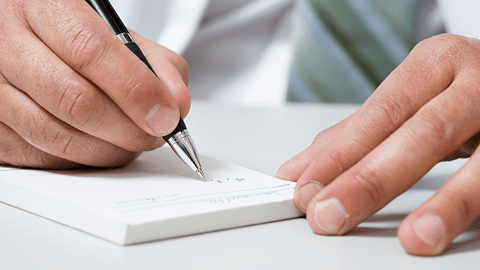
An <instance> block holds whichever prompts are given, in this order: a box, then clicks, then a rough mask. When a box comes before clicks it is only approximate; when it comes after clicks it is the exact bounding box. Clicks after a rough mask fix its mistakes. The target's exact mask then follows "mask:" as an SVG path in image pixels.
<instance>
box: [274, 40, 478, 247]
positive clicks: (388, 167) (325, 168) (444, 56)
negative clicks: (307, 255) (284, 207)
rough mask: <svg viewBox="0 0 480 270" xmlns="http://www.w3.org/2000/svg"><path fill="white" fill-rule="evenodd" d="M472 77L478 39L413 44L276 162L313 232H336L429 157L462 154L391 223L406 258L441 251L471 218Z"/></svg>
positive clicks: (424, 167) (411, 179)
mask: <svg viewBox="0 0 480 270" xmlns="http://www.w3.org/2000/svg"><path fill="white" fill-rule="evenodd" d="M479 74H480V41H478V40H475V39H468V38H464V37H460V36H453V35H448V34H445V35H440V36H437V37H433V38H431V39H428V40H426V41H424V42H421V43H420V44H419V45H417V46H416V47H415V49H414V50H413V51H412V52H411V53H410V55H409V56H408V57H407V59H406V60H405V61H404V62H403V63H402V64H401V65H400V66H399V67H398V68H397V69H395V70H394V71H393V72H392V73H391V74H390V76H388V78H387V79H386V80H385V81H384V82H383V83H382V84H381V85H380V86H379V87H378V89H377V90H376V91H375V92H374V94H373V95H372V96H371V97H370V98H369V99H368V100H367V101H366V102H365V104H364V105H363V106H362V107H361V108H360V109H359V110H358V111H357V112H356V113H355V114H353V115H352V116H350V117H349V118H347V119H345V120H344V121H342V122H340V123H339V124H337V125H335V126H333V127H331V128H329V129H327V130H325V131H323V132H321V133H320V134H319V135H318V136H317V138H316V139H315V141H314V142H313V144H312V145H311V146H310V147H309V148H307V149H306V150H304V151H303V152H302V153H300V154H299V155H297V156H295V157H294V158H292V159H291V160H290V161H288V162H286V163H285V164H284V165H282V167H281V168H280V169H279V171H278V173H277V177H279V178H282V179H286V180H293V181H297V182H298V183H297V187H296V190H295V203H296V205H297V207H298V208H300V209H301V210H303V211H304V212H306V214H307V219H308V222H309V224H310V227H311V228H312V229H313V231H314V232H315V233H318V234H322V235H342V234H345V233H347V232H348V231H350V230H351V229H352V228H354V227H355V226H357V225H358V224H359V223H361V222H362V221H364V220H366V219H367V218H368V217H370V216H371V215H373V214H374V213H375V212H377V211H378V210H380V209H381V208H382V207H384V206H385V205H386V204H387V203H388V202H390V201H391V200H393V199H394V198H395V197H396V196H398V195H400V194H401V193H403V192H405V191H406V190H407V189H408V188H410V187H411V186H412V185H413V184H414V183H415V182H417V181H418V180H419V179H420V178H421V177H422V176H423V175H425V174H426V173H427V172H428V171H429V170H430V169H431V168H432V167H433V166H434V165H435V164H437V163H438V162H440V161H442V160H452V159H455V158H464V157H470V159H469V161H468V162H467V163H466V164H465V165H464V166H463V167H462V168H461V169H460V170H459V171H458V172H457V173H456V174H455V175H453V176H452V177H451V179H449V181H448V182H446V183H445V184H444V185H443V186H442V187H441V188H440V189H439V190H438V191H437V192H436V194H435V195H434V196H433V197H432V198H430V199H429V200H428V201H427V202H425V203H424V204H423V205H421V206H420V207H418V209H416V210H415V211H414V212H412V213H411V214H410V215H408V216H407V217H406V218H405V219H404V220H403V222H402V223H401V225H400V227H399V229H398V237H399V238H400V241H401V243H402V245H403V247H404V248H405V250H406V251H407V252H408V253H410V254H414V255H424V256H431V255H438V254H440V253H441V252H442V251H444V250H445V249H446V248H447V246H448V245H449V243H450V242H451V241H452V240H453V239H454V238H455V237H456V236H457V235H459V234H460V233H461V232H462V231H464V230H465V229H466V228H467V227H468V225H470V224H471V223H472V222H473V221H474V220H475V219H476V218H477V217H478V216H479V215H480V181H479V179H480V152H479V151H475V149H476V147H477V145H478V143H479V139H480V136H479V135H478V132H479V131H480V106H479V104H480V76H479Z"/></svg>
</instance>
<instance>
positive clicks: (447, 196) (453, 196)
mask: <svg viewBox="0 0 480 270" xmlns="http://www.w3.org/2000/svg"><path fill="white" fill-rule="evenodd" d="M442 195H443V199H444V200H446V201H447V202H448V204H446V205H451V206H452V207H453V208H454V209H453V210H454V211H455V213H458V215H459V216H458V218H459V219H461V220H459V221H460V222H462V221H467V220H470V219H471V217H472V215H473V214H474V213H476V212H477V211H476V209H475V203H474V202H475V200H474V199H473V198H472V196H471V195H469V192H468V191H462V190H447V191H445V192H443V193H442Z"/></svg>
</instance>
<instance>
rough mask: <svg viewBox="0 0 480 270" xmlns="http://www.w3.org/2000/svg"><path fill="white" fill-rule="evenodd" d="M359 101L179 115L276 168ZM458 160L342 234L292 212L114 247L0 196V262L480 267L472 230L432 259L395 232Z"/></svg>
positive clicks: (200, 109) (40, 265) (206, 151)
mask: <svg viewBox="0 0 480 270" xmlns="http://www.w3.org/2000/svg"><path fill="white" fill-rule="evenodd" d="M357 109H358V107H356V106H338V105H337V106H326V105H289V106H286V107H271V108H260V107H239V106H231V105H217V104H209V103H202V102H196V103H194V104H193V107H192V110H191V113H190V116H189V117H188V118H187V119H186V122H187V125H188V127H189V130H190V133H191V134H192V136H193V137H194V139H195V142H196V144H197V147H198V149H199V151H200V152H201V153H202V154H203V155H208V156H212V157H215V158H218V159H221V160H226V161H230V162H233V163H236V164H239V165H243V166H245V167H248V168H251V169H254V170H257V171H261V172H263V173H266V174H269V175H275V172H276V170H277V168H278V167H279V166H280V165H281V164H282V163H283V162H285V161H286V160H288V159H289V158H290V157H292V156H294V155H295V154H297V153H298V152H300V151H301V150H303V149H304V148H305V147H307V146H308V145H309V144H310V143H311V141H312V140H313V138H314V137H315V135H316V134H317V133H318V132H319V131H320V130H322V129H324V128H327V127H329V126H331V125H333V124H335V123H337V122H339V121H340V120H342V119H343V118H345V117H347V116H348V115H350V114H352V113H353V112H355V110H357ZM461 163H462V161H460V162H453V163H445V164H442V165H440V166H437V167H436V168H434V169H433V170H432V171H431V172H430V173H429V174H428V175H427V176H426V177H425V178H424V179H422V180H421V181H420V182H419V183H418V184H417V185H416V186H415V187H414V188H413V189H412V190H411V191H408V192H407V193H406V194H404V195H402V196H400V197H399V198H398V199H396V200H395V201H394V202H392V203H391V204H389V205H388V206H387V207H386V208H385V209H383V210H382V211H380V212H379V213H378V214H377V215H376V216H374V217H373V218H371V219H370V220H368V222H365V223H363V224H362V225H361V226H360V227H359V228H357V229H355V230H353V231H352V233H350V234H348V235H346V236H342V237H324V236H318V235H315V234H313V233H312V231H311V230H310V228H309V227H308V225H307V222H306V220H305V219H303V218H299V219H293V220H287V221H280V222H273V223H269V224H262V225H256V226H249V227H244V228H238V229H231V230H225V231H219V232H213V233H206V234H200V235H194V236H188V237H182V238H177V239H170V240H165V241H159V242H152V243H147V244H142V245H135V246H128V247H121V246H117V245H115V244H112V243H109V242H106V241H104V240H101V239H98V238H96V237H94V236H91V235H88V234H85V233H83V232H80V231H77V230H75V229H72V228H69V227H66V226H63V225H60V224H57V223H55V222H52V221H49V220H46V219H44V218H41V217H38V216H35V215H32V214H30V213H27V212H24V211H21V210H19V209H16V208H13V207H10V206H7V205H4V204H0V269H6V270H7V269H8V270H10V269H12V270H13V269H28V270H31V269H46V270H47V269H48V270H55V269H69V270H75V269H82V270H85V269H89V270H95V269H102V270H105V269H369V270H370V269H479V268H480V240H479V239H478V236H479V235H480V229H475V228H472V229H471V230H469V231H468V232H467V233H464V234H462V235H461V236H460V237H459V238H457V240H456V242H455V243H454V244H453V245H452V246H451V248H449V250H448V251H447V252H446V253H444V254H443V255H442V256H440V257H436V258H419V257H414V256H410V255H407V254H406V253H405V252H404V251H403V249H402V247H401V245H400V242H399V241H398V239H397V238H396V229H397V227H398V224H399V223H400V221H401V219H402V218H403V217H404V216H405V215H406V214H408V213H409V211H411V210H412V209H414V208H415V207H416V206H418V205H419V204H420V203H421V202H422V201H424V200H425V199H426V198H428V196H430V195H431V194H433V192H434V189H435V188H436V187H438V186H439V185H441V183H442V182H443V181H445V180H446V179H447V178H448V177H449V175H451V174H452V173H453V172H454V171H455V170H456V169H457V168H458V167H459V166H461ZM474 225H480V223H478V224H474ZM476 227H480V226H476Z"/></svg>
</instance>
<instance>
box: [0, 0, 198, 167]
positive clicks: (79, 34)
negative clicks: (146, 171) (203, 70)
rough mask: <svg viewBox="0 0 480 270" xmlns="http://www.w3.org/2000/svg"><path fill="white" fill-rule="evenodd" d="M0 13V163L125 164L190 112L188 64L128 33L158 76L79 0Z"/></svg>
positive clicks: (6, 5)
mask: <svg viewBox="0 0 480 270" xmlns="http://www.w3.org/2000/svg"><path fill="white" fill-rule="evenodd" d="M0 9H1V10H2V12H1V14H0V42H1V45H2V46H1V48H0V164H3V165H13V166H21V167H34V168H72V167H76V166H78V165H79V164H84V165H90V166H121V165H125V164H127V163H128V162H130V161H132V160H133V159H135V158H136V157H137V156H138V153H139V152H142V151H144V150H148V149H151V148H152V147H158V146H160V145H161V144H162V143H163V140H162V139H161V136H163V135H167V134H168V133H169V132H171V131H172V130H173V129H174V128H175V127H176V125H177V123H178V120H179V117H180V115H182V116H185V115H186V114H187V113H188V110H189V107H190V96H189V94H188V90H187V86H186V84H187V80H188V66H187V64H186V63H185V61H184V60H183V59H182V58H181V57H180V56H178V55H176V54H175V53H173V52H171V51H169V50H168V49H166V48H163V47H161V46H160V45H158V44H155V43H154V42H152V41H148V40H146V39H144V38H142V37H140V36H138V35H134V38H135V39H136V40H137V42H138V44H139V46H140V47H141V48H142V50H143V52H144V54H145V55H146V57H147V58H148V59H149V61H150V64H151V65H152V67H153V68H154V70H155V71H156V73H157V74H158V76H159V78H157V77H155V75H154V74H153V73H152V72H151V71H150V70H149V69H148V68H147V66H146V65H145V64H144V63H143V62H141V61H140V60H139V59H138V58H137V57H136V56H135V55H134V54H133V53H132V52H130V51H129V50H128V48H127V47H126V46H125V45H123V44H122V42H121V41H120V40H119V39H118V38H117V37H116V36H115V35H114V34H113V32H112V31H111V30H110V28H109V27H108V25H107V24H106V23H105V22H104V21H103V19H102V18H100V16H99V15H98V14H96V12H95V11H94V10H93V9H92V8H91V7H90V6H89V5H88V4H87V3H86V2H85V1H79V0H35V1H32V0H15V1H12V0H0ZM157 138H158V139H157Z"/></svg>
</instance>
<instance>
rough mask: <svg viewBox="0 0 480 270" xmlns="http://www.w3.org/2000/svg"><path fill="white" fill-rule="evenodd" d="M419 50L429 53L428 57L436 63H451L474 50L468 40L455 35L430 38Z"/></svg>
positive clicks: (419, 46)
mask: <svg viewBox="0 0 480 270" xmlns="http://www.w3.org/2000/svg"><path fill="white" fill-rule="evenodd" d="M417 48H419V49H421V50H424V51H428V52H429V53H428V56H429V58H430V59H431V61H433V62H434V63H444V62H450V61H451V60H454V59H458V57H459V56H461V55H464V54H466V53H468V52H469V51H470V50H471V49H472V47H471V44H470V42H469V41H468V39H467V38H465V37H462V36H458V35H453V34H441V35H437V36H434V37H431V38H428V39H426V40H424V41H421V42H420V43H419V44H418V45H417ZM426 60H428V58H427V59H426Z"/></svg>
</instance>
